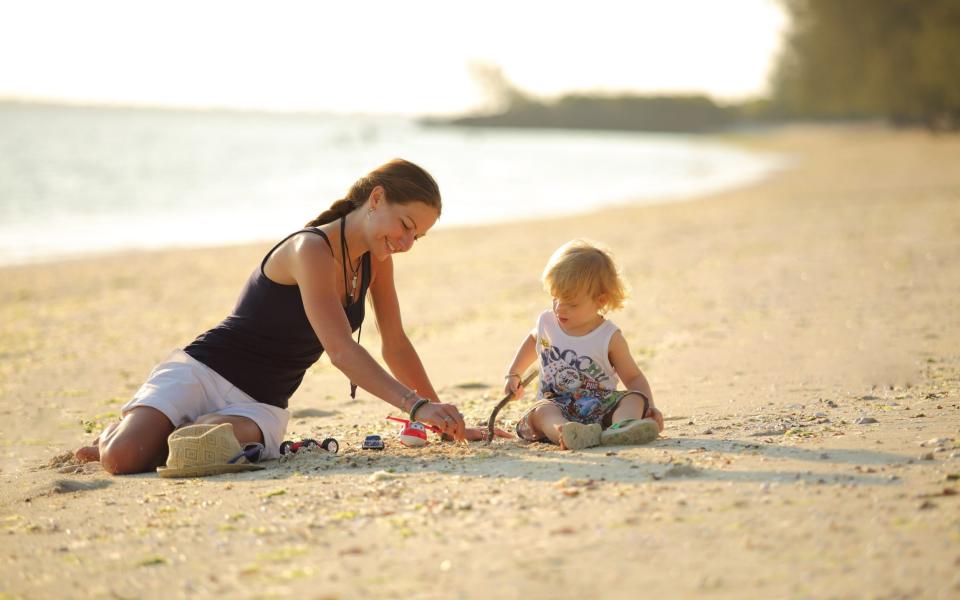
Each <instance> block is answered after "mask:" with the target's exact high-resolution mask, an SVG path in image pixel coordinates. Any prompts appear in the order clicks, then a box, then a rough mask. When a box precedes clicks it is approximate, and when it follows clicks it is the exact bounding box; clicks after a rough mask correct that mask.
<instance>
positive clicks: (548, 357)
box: [540, 338, 615, 397]
mask: <svg viewBox="0 0 960 600" xmlns="http://www.w3.org/2000/svg"><path fill="white" fill-rule="evenodd" d="M540 346H541V348H540V365H541V367H542V368H541V372H542V374H543V375H542V382H541V386H542V390H543V393H544V396H545V397H547V396H551V395H558V396H559V395H563V394H575V395H577V396H582V395H591V396H603V395H605V394H608V393H609V392H611V391H612V390H613V388H615V385H613V386H611V385H610V377H609V376H608V375H607V374H606V373H605V372H604V370H603V368H602V367H601V366H600V365H599V364H597V362H596V361H595V360H593V358H591V357H589V356H578V355H577V353H576V351H574V350H570V349H567V350H563V349H561V348H558V347H557V346H553V345H551V344H550V342H549V341H548V340H546V339H544V338H541V339H540Z"/></svg>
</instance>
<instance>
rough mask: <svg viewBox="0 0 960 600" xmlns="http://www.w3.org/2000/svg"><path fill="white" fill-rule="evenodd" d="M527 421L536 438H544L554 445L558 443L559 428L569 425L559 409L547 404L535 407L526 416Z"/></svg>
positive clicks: (554, 405)
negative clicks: (565, 424)
mask: <svg viewBox="0 0 960 600" xmlns="http://www.w3.org/2000/svg"><path fill="white" fill-rule="evenodd" d="M527 419H528V422H529V423H530V427H531V428H532V429H533V432H534V433H535V434H536V435H537V437H541V438H544V437H545V438H547V439H548V440H550V441H551V442H553V443H554V444H559V443H560V427H561V426H563V424H564V423H569V421H567V419H566V418H565V417H564V416H563V412H562V411H561V410H560V407H559V406H557V405H556V404H549V403H543V404H540V405H539V406H536V407H535V408H534V409H533V410H531V411H530V413H529V414H528V415H527Z"/></svg>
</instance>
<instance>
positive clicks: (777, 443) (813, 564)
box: [0, 126, 960, 598]
mask: <svg viewBox="0 0 960 600" xmlns="http://www.w3.org/2000/svg"><path fill="white" fill-rule="evenodd" d="M723 141H727V142H729V143H731V144H735V145H740V146H742V147H747V148H750V149H753V150H757V151H761V152H773V153H778V154H782V155H784V156H786V157H788V158H789V159H790V160H789V166H788V167H786V168H784V170H782V171H781V172H778V173H776V174H775V175H773V176H772V177H770V178H768V179H766V180H764V181H762V182H760V183H758V184H755V185H752V186H750V187H746V188H740V189H736V190H731V191H727V192H724V193H721V194H716V195H713V196H709V197H703V198H696V199H692V200H690V201H688V202H682V203H671V204H663V205H657V206H646V207H618V208H612V209H608V210H604V211H600V212H597V213H594V214H591V215H588V216H584V217H576V218H563V219H557V220H542V221H536V222H524V223H516V224H509V225H498V226H485V227H477V228H466V229H453V228H450V229H441V230H437V231H435V232H431V234H430V235H429V236H428V237H427V238H425V239H424V240H423V241H421V242H418V245H417V247H416V249H415V250H414V251H413V252H411V253H410V254H408V255H404V256H402V257H399V258H398V259H397V260H396V262H395V264H396V268H397V279H398V282H397V287H398V290H399V293H400V300H401V304H402V308H403V315H404V322H405V325H406V329H407V331H408V333H409V335H410V337H411V339H412V340H413V342H414V344H415V345H416V347H417V349H418V351H419V353H420V355H421V357H422V359H423V361H424V363H425V365H426V367H427V370H428V372H429V373H430V375H431V378H432V380H433V382H434V385H435V386H436V387H437V388H438V391H439V393H440V395H441V397H442V398H443V399H444V400H446V401H450V402H454V403H456V404H457V405H458V406H460V408H461V410H462V411H463V412H464V413H465V414H466V415H467V416H468V418H469V420H470V421H473V422H479V421H483V420H485V419H486V417H487V415H488V413H489V411H490V409H491V408H492V407H493V405H494V404H495V403H496V401H497V399H498V396H499V394H500V391H501V387H502V379H501V378H502V375H503V373H504V371H505V369H506V368H507V365H508V364H509V362H510V360H511V358H512V356H513V352H514V350H515V348H516V346H517V344H518V343H519V342H520V341H521V339H522V337H523V336H524V334H525V332H526V331H528V330H529V328H530V327H531V326H532V324H533V322H534V319H535V317H536V315H537V314H538V313H539V312H540V311H541V310H543V309H544V308H546V307H547V306H548V304H549V297H548V296H547V295H546V294H545V293H544V292H543V291H542V290H541V288H540V284H539V281H538V277H539V274H540V271H541V269H542V268H543V264H544V263H545V261H546V259H547V258H548V257H549V255H550V254H551V252H552V251H553V250H554V249H555V248H556V247H557V246H559V245H560V244H561V243H563V242H565V241H567V240H569V239H571V238H573V237H577V236H584V237H589V238H592V239H595V240H599V241H601V242H604V243H605V244H607V245H608V246H610V247H611V248H612V250H613V251H614V253H615V254H616V255H617V257H618V259H619V260H620V262H621V264H622V266H623V269H624V272H625V274H626V277H627V280H628V281H629V283H630V285H631V287H632V297H631V300H630V302H629V304H628V305H627V307H626V308H624V309H623V310H621V311H618V312H615V313H613V314H611V315H610V317H611V319H612V320H613V321H614V322H616V323H617V324H618V325H619V326H620V327H621V329H622V331H623V332H624V334H625V336H626V338H627V340H628V342H629V343H630V345H631V348H632V350H633V353H634V355H635V356H636V357H637V359H638V361H639V363H640V365H641V367H642V368H643V369H644V372H645V374H646V375H647V377H648V379H649V380H650V382H651V385H652V388H653V391H654V395H655V399H656V402H657V405H658V406H659V407H660V408H661V410H662V411H663V413H664V415H665V417H666V420H667V421H666V425H667V427H666V430H665V431H664V433H663V436H662V438H661V439H659V440H658V441H656V442H654V443H651V444H648V445H645V446H637V447H601V448H593V449H588V450H584V451H580V452H575V453H571V452H563V451H560V450H559V449H557V448H556V447H553V446H549V445H542V444H533V445H525V444H521V443H520V442H517V441H500V442H497V443H495V444H493V445H486V444H482V443H475V444H471V445H469V446H463V445H455V444H442V443H432V444H431V445H430V446H428V447H426V448H423V449H419V450H413V449H404V448H402V447H401V446H400V445H399V444H398V443H397V441H396V438H395V436H396V432H397V430H398V428H397V427H394V426H393V425H392V424H391V423H390V422H389V421H386V420H385V417H386V416H387V415H389V414H396V413H391V412H390V410H389V409H390V408H391V407H390V406H388V405H387V404H386V403H384V402H382V401H380V400H378V399H375V398H372V397H371V396H369V395H368V394H365V393H364V392H362V391H360V393H358V396H357V399H356V400H355V401H353V400H351V399H350V398H349V395H348V391H349V390H348V383H347V381H346V380H345V378H344V377H343V376H342V375H341V374H340V373H339V372H338V371H337V370H336V369H334V368H333V367H332V366H331V365H330V363H329V362H328V361H326V360H325V359H322V360H321V362H320V363H318V364H317V365H316V366H315V367H314V368H313V369H311V370H310V371H309V372H308V374H307V376H306V378H305V380H304V384H303V385H302V387H301V388H300V389H299V390H298V392H297V393H296V394H295V395H294V397H293V398H292V400H291V405H290V408H291V411H292V413H293V419H291V426H290V430H289V432H288V437H289V438H298V437H301V436H309V437H315V438H323V437H335V438H337V439H338V440H339V441H340V444H341V451H340V453H339V454H337V455H328V454H325V453H310V454H304V455H297V456H296V457H294V458H293V459H292V460H289V461H286V462H276V461H273V462H268V463H267V469H266V470H264V471H260V472H255V473H244V474H239V475H224V476H218V477H210V478H204V479H188V480H166V479H160V478H158V477H157V476H156V475H154V474H144V475H137V476H124V477H112V476H109V475H107V474H105V473H104V472H103V471H102V470H101V469H100V468H99V464H98V463H91V464H87V465H76V464H74V463H73V462H71V461H69V460H66V459H63V458H60V459H58V458H57V457H58V455H62V454H63V453H64V452H65V451H69V450H72V449H74V448H76V447H77V446H79V445H81V444H82V443H85V442H88V441H89V440H90V439H91V438H92V435H93V434H92V433H91V432H93V433H96V432H98V431H99V429H100V428H101V427H102V426H103V425H104V424H105V423H108V422H109V421H111V420H113V419H116V418H117V416H118V415H117V413H118V410H119V407H120V406H121V405H122V404H123V403H124V402H125V401H126V400H127V399H128V398H129V396H130V395H131V393H132V392H133V391H134V390H136V388H137V387H139V385H140V384H141V383H142V381H143V379H144V378H145V377H146V375H147V374H148V372H149V371H150V369H151V368H152V366H153V365H154V364H155V363H156V362H157V361H159V360H160V359H162V358H163V357H164V356H165V355H166V354H167V353H168V352H169V351H170V350H171V349H173V348H176V347H182V346H183V345H185V344H186V343H188V342H189V341H190V340H192V339H193V338H194V337H195V336H196V335H197V334H198V333H200V332H202V331H204V330H206V329H207V328H209V327H211V326H213V325H215V324H216V323H217V322H219V321H220V320H221V319H222V318H223V317H224V316H225V315H226V314H227V313H228V312H229V310H230V309H231V307H232V306H233V303H234V301H235V300H236V296H237V294H238V292H239V290H240V288H241V286H242V284H243V282H244V280H245V279H246V277H247V275H248V274H249V272H250V271H251V270H252V269H253V268H254V266H255V265H256V264H258V263H259V261H260V258H261V257H262V255H263V253H264V252H265V251H266V250H267V249H268V248H269V247H270V245H271V242H270V241H265V242H264V243H261V244H254V245H249V246H241V247H228V248H216V249H185V250H170V251H164V252H141V253H128V254H122V255H109V256H103V257H97V258H85V259H77V260H70V261H63V262H58V263H52V264H43V265H33V266H17V267H7V268H2V269H0V279H2V284H0V412H2V418H3V421H2V422H3V425H2V428H0V443H2V456H0V525H2V530H3V539H4V543H3V544H2V547H0V598H21V597H23V598H48V597H71V598H74V597H75V598H90V597H119V598H171V597H226V596H230V597H241V598H255V597H256V598H260V597H294V595H296V597H307V598H359V597H366V598H401V597H448V598H450V597H452V598H460V597H465V598H521V597H522V598H587V597H591V598H592V597H603V598H638V597H647V596H649V597H656V596H659V597H667V598H677V597H700V596H703V597H710V598H747V597H764V598H956V597H958V596H960V575H958V573H960V168H958V165H960V137H957V136H944V137H935V136H930V135H927V134H925V133H922V132H897V131H891V130H888V129H884V128H880V127H812V126H810V127H794V128H784V129H779V130H773V131H768V132H763V133H752V134H737V135H730V136H727V137H725V138H723ZM409 158H412V159H415V158H416V157H409ZM425 166H427V167H428V168H429V165H425ZM441 189H442V182H441ZM519 200H520V199H518V201H519ZM445 202H447V203H451V202H456V198H445ZM321 205H324V202H322V201H319V204H318V208H322V206H321ZM312 216H313V215H304V221H306V220H308V219H309V218H311V217H312ZM51 235H53V232H51ZM363 344H364V346H365V347H367V348H368V349H370V350H371V351H372V352H373V353H374V355H375V356H379V342H378V339H377V335H376V329H375V327H373V326H372V323H370V324H369V326H368V327H365V328H364V331H363ZM531 401H532V396H531V394H529V393H528V395H527V396H526V397H525V399H524V400H522V401H519V402H515V403H512V404H511V405H510V406H508V408H507V409H506V410H505V411H504V412H503V413H502V415H501V423H502V424H503V425H510V424H512V423H514V421H515V419H516V418H517V417H518V416H519V414H520V413H521V412H522V410H523V409H524V408H525V407H526V406H529V404H530V402H531ZM371 433H379V434H381V435H384V436H385V439H386V440H387V449H386V450H385V451H384V452H382V453H373V452H369V451H361V450H360V449H359V444H360V441H361V440H362V439H363V437H364V436H365V435H367V434H371Z"/></svg>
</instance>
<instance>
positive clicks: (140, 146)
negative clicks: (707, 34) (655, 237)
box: [0, 104, 782, 264]
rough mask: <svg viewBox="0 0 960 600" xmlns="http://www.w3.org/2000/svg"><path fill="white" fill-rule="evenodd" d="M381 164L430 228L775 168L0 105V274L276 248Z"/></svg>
mask: <svg viewBox="0 0 960 600" xmlns="http://www.w3.org/2000/svg"><path fill="white" fill-rule="evenodd" d="M393 157H403V158H406V159H408V160H412V161H414V162H416V163H418V164H420V165H421V166H423V167H425V168H426V169H427V170H428V171H430V172H431V174H432V175H433V176H434V178H435V179H436V180H437V182H438V183H439V185H440V190H441V193H442V195H443V201H444V209H443V216H442V217H441V219H440V221H439V223H438V225H437V227H452V226H463V225H475V224H486V223H495V222H504V221H515V220H518V219H532V218H538V217H550V216H557V215H566V214H572V213H578V212H586V211H591V210H594V209H597V208H600V207H602V206H605V205H611V204H619V203H626V202H633V203H636V202H641V203H642V202H665V201H674V200H677V199H682V198H687V197H690V196H693V195H698V194H702V193H705V192H711V191H716V190H720V189H724V188H730V187H734V186H738V185H743V184H746V183H749V182H752V181H755V180H757V179H759V178H762V177H764V176H765V175H767V174H768V173H770V172H771V171H772V170H774V169H776V168H778V167H779V166H780V165H781V164H782V159H781V158H780V157H776V156H771V155H762V154H754V153H749V152H746V151H744V150H741V149H738V148H734V147H728V146H725V145H721V144H717V143H713V142H709V141H707V140H705V139H704V138H700V137H696V136H684V135H663V134H644V133H624V132H599V131H542V130H527V129H483V130H481V129H472V128H457V127H430V126H423V125H420V124H418V123H417V122H415V121H413V120H410V119H405V118H399V117H361V116H318V115H281V114H261V113H240V112H227V111H223V112H216V111H209V112H203V111H165V110H147V109H114V108H81V107H66V106H45V105H30V104H0V264H13V263H23V262H33V261H42V260H49V259H55V258H62V257H71V256H77V255H83V254H89V253H101V252H110V251H118V250H124V249H132V248H136V249H149V248H164V247H174V246H209V245H221V244H228V243H238V242H247V241H255V240H270V239H276V238H279V237H282V236H283V235H285V234H287V233H289V232H291V231H294V230H296V229H298V228H299V227H301V226H302V225H303V223H305V222H306V221H308V220H310V219H311V218H313V217H314V216H316V214H318V213H319V212H320V211H322V210H323V209H324V208H326V207H327V206H329V205H330V204H331V203H332V202H333V201H334V200H336V199H338V198H342V197H343V196H344V194H345V193H346V191H347V189H348V188H349V187H350V185H351V184H352V183H353V181H355V180H356V179H357V178H358V177H360V176H361V175H363V174H364V173H366V172H367V171H369V170H371V169H372V168H374V167H376V166H377V165H379V164H381V163H383V162H385V161H387V160H389V159H391V158H393Z"/></svg>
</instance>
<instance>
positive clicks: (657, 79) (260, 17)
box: [0, 0, 786, 114]
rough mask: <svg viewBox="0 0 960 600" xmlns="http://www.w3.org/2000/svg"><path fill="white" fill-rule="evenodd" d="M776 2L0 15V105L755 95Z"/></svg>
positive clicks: (437, 107)
mask: <svg viewBox="0 0 960 600" xmlns="http://www.w3.org/2000/svg"><path fill="white" fill-rule="evenodd" d="M785 26H786V17H785V16H784V14H783V11H782V10H781V9H780V7H779V6H778V5H777V4H776V2H775V0H724V1H723V2H719V1H716V0H632V1H631V0H620V1H613V0H590V1H589V2H585V1H583V0H579V1H573V2H567V1H565V0H553V1H550V2H543V1H540V0H530V1H524V0H512V1H508V0H484V1H483V2H457V1H456V0H446V1H434V0H407V1H396V0H394V1H393V2H380V1H377V2H367V1H362V0H347V1H342V0H341V1H337V2H330V1H323V0H314V1H305V0H270V1H249V0H229V1H221V0H188V1H181V0H164V1H162V2H161V1H153V0H82V1H78V0H0V98H15V99H37V100H56V101H69V102H80V103H109V104H137V105H143V104H145V105H162V106H177V107H230V108H254V109H266V110H314V111H327V112H339V113H387V114H390V113H392V114H454V113H460V112H465V111H471V110H476V109H482V108H485V107H488V106H489V104H488V102H487V100H486V99H485V95H484V93H483V89H482V87H481V86H479V85H478V84H477V82H476V80H475V79H473V78H472V77H471V75H470V68H469V65H471V64H487V65H495V66H498V67H500V68H501V69H502V71H503V73H504V74H505V76H506V77H507V78H508V79H509V80H510V81H512V82H513V83H514V85H516V86H517V87H518V88H520V89H522V90H524V91H526V92H528V93H531V94H534V95H536V96H539V97H544V98H549V97H555V96H557V95H560V94H563V93H566V92H571V91H593V92H634V93H678V92H679V93H686V92H703V93H707V94H710V95H711V96H713V97H715V98H718V99H721V100H739V99H743V98H747V97H752V96H757V95H760V94H762V93H763V92H764V91H765V89H766V85H767V80H768V76H769V72H770V69H771V67H772V65H773V62H774V60H775V58H776V53H777V50H778V48H779V45H780V38H781V36H782V33H783V31H784V28H785Z"/></svg>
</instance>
